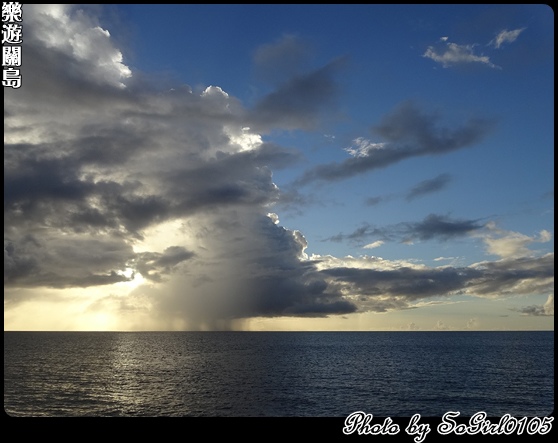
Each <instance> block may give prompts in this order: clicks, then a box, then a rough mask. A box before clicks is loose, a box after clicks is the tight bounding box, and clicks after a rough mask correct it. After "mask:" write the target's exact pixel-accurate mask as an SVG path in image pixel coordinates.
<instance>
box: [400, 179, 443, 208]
mask: <svg viewBox="0 0 558 443" xmlns="http://www.w3.org/2000/svg"><path fill="white" fill-rule="evenodd" d="M450 181H451V176H450V175H449V174H440V175H438V176H437V177H435V178H433V179H430V180H424V181H422V182H420V183H418V184H417V185H416V186H414V187H413V188H412V189H411V190H410V191H409V193H408V194H407V196H406V197H405V198H406V199H407V200H408V201H410V200H414V199H415V198H418V197H422V196H423V195H425V194H431V193H433V192H438V191H441V190H442V189H444V188H446V187H447V185H448V183H449V182H450Z"/></svg>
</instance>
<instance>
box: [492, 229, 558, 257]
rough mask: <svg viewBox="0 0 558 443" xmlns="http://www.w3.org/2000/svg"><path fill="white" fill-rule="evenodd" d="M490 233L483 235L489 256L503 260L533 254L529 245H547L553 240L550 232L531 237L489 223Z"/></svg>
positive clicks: (544, 231) (543, 231) (542, 232)
mask: <svg viewBox="0 0 558 443" xmlns="http://www.w3.org/2000/svg"><path fill="white" fill-rule="evenodd" d="M486 226H487V228H488V231H487V232H485V233H483V234H481V238H482V239H483V241H484V243H485V245H486V250H487V252H488V253H489V254H494V255H498V256H500V257H502V258H516V257H523V256H527V255H529V254H531V253H532V251H530V250H529V248H528V245H530V244H532V243H547V242H549V241H550V240H551V239H552V234H551V233H550V232H549V231H546V230H542V231H541V232H540V233H539V235H538V236H532V237H529V236H527V235H525V234H521V233H519V232H512V231H505V230H502V229H499V228H498V227H497V226H496V224H495V223H493V222H490V223H487V225H486Z"/></svg>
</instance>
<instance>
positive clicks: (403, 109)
mask: <svg viewBox="0 0 558 443" xmlns="http://www.w3.org/2000/svg"><path fill="white" fill-rule="evenodd" d="M438 120H439V118H438V116H436V115H434V114H427V113H426V112H423V111H421V110H420V109H418V107H417V106H416V104H414V103H413V102H405V103H403V104H401V105H400V106H399V107H398V108H397V109H395V110H394V111H393V112H392V113H390V114H388V115H387V116H386V117H384V119H383V120H382V122H381V123H380V124H379V125H377V126H376V127H374V128H373V129H372V132H373V133H374V134H377V135H379V136H381V137H383V138H384V139H385V140H386V142H385V143H384V144H383V145H382V146H381V147H378V146H376V147H375V149H368V150H367V151H366V152H365V153H364V154H363V155H359V156H356V157H352V158H349V159H347V160H344V161H343V162H341V163H329V164H325V165H319V166H317V167H315V168H313V169H310V170H308V171H306V172H305V173H304V174H303V175H302V177H301V178H300V179H298V180H297V182H296V183H298V184H300V185H304V184H307V183H309V182H312V181H316V180H325V181H337V180H342V179H346V178H349V177H352V176H354V175H357V174H362V173H364V172H368V171H373V170H375V169H380V168H385V167H387V166H390V165H393V164H395V163H398V162H400V161H402V160H405V159H408V158H412V157H417V156H424V155H440V154H446V153H449V152H452V151H456V150H459V149H462V148H465V147H468V146H471V145H474V144H475V143H478V142H480V141H481V140H483V139H484V138H485V137H486V135H487V134H488V133H489V131H490V130H491V129H492V127H493V125H494V122H493V121H491V120H487V119H481V118H472V119H470V120H468V121H466V122H465V123H463V124H462V125H461V126H460V127H457V128H454V129H450V128H444V127H439V125H438Z"/></svg>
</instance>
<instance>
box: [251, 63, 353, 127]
mask: <svg viewBox="0 0 558 443" xmlns="http://www.w3.org/2000/svg"><path fill="white" fill-rule="evenodd" d="M344 64H345V59H343V58H340V59H337V60H334V61H332V62H330V63H328V64H327V65H325V66H323V67H322V68H319V69H317V70H314V71H312V72H310V73H306V74H300V75H296V76H294V77H291V78H290V79H288V80H287V81H285V82H283V83H282V84H280V85H279V87H278V88H277V89H276V90H275V91H273V92H271V93H269V94H268V95H266V96H265V97H263V98H262V99H260V100H259V101H258V102H257V103H256V104H255V106H254V108H253V109H251V110H250V111H249V112H248V114H247V121H248V122H249V123H248V125H249V126H250V127H252V128H254V129H255V130H256V131H264V132H265V131H269V130H271V129H274V128H279V127H280V128H282V129H288V130H294V129H315V128H317V127H318V123H319V118H320V115H321V114H322V110H323V107H324V106H325V105H332V104H334V103H335V100H336V98H337V96H338V94H339V86H338V84H337V82H336V81H335V74H336V72H337V71H339V70H340V68H341V67H342V66H343V65H344Z"/></svg>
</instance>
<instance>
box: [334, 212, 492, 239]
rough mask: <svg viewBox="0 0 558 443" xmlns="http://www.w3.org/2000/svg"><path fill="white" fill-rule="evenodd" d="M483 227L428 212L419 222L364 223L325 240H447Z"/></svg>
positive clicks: (476, 223) (476, 222) (470, 221)
mask: <svg viewBox="0 0 558 443" xmlns="http://www.w3.org/2000/svg"><path fill="white" fill-rule="evenodd" d="M483 227H484V225H483V224H480V223H479V221H478V220H459V219H452V218H450V217H449V216H447V215H440V214H430V215H428V216H426V217H425V218H424V219H423V220H422V221H419V222H401V223H398V224H395V225H392V226H386V227H375V226H373V225H370V224H368V223H365V224H363V225H362V226H361V227H359V228H357V229H355V230H354V231H353V232H352V233H350V234H342V233H339V234H337V235H334V236H331V237H329V238H327V239H326V240H325V241H328V240H329V241H334V242H341V241H344V240H349V241H352V242H361V241H364V240H365V239H367V238H371V237H380V238H381V240H379V241H382V242H385V241H399V242H402V243H409V242H412V241H413V240H423V241H425V240H436V239H437V240H448V239H450V238H457V237H462V236H466V235H469V234H472V233H473V232H476V231H479V230H481V229H482V228H483Z"/></svg>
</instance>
